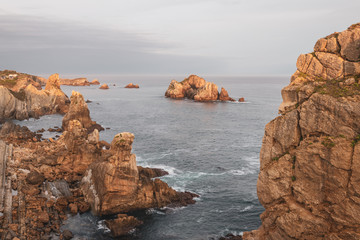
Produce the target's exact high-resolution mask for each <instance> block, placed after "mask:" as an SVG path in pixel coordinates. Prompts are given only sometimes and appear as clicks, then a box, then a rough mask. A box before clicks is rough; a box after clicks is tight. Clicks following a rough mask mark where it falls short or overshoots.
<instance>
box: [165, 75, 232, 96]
mask: <svg viewBox="0 0 360 240" xmlns="http://www.w3.org/2000/svg"><path fill="white" fill-rule="evenodd" d="M165 96H166V97H169V98H175V99H179V98H185V97H186V98H189V99H193V100H195V101H199V102H207V101H216V100H220V101H234V99H232V98H230V97H229V94H228V93H227V91H226V90H225V89H224V88H221V92H220V94H219V92H218V86H217V85H216V84H214V83H211V82H206V81H205V79H203V78H201V77H199V76H196V75H190V76H189V77H188V78H185V79H184V80H183V81H182V82H177V81H176V80H172V81H171V82H170V85H169V87H168V89H167V91H166V92H165Z"/></svg>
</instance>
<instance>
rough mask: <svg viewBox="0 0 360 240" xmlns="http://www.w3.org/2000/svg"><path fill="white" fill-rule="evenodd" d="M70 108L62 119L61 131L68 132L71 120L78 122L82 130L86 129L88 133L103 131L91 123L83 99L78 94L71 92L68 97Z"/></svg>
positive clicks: (93, 122) (94, 123)
mask: <svg viewBox="0 0 360 240" xmlns="http://www.w3.org/2000/svg"><path fill="white" fill-rule="evenodd" d="M70 101H71V104H70V107H69V111H68V112H67V113H66V115H65V116H64V118H63V121H62V129H63V130H65V131H68V124H69V122H70V121H71V120H78V121H79V122H80V124H81V126H82V127H83V128H86V129H87V130H88V132H89V133H90V132H92V131H93V130H94V129H95V128H96V129H98V130H99V131H100V130H104V128H102V127H101V126H100V125H98V124H97V123H96V122H95V121H92V120H91V118H90V111H89V108H88V106H87V104H86V102H85V100H84V97H83V96H82V95H81V94H80V93H79V92H75V91H73V92H72V95H71V97H70Z"/></svg>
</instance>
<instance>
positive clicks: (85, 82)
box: [60, 78, 90, 86]
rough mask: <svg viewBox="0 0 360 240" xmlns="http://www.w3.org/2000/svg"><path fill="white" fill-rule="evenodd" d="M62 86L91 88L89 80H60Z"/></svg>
mask: <svg viewBox="0 0 360 240" xmlns="http://www.w3.org/2000/svg"><path fill="white" fill-rule="evenodd" d="M60 85H68V86H90V83H89V81H88V80H87V78H74V79H67V78H60Z"/></svg>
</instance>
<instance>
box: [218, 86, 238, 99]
mask: <svg viewBox="0 0 360 240" xmlns="http://www.w3.org/2000/svg"><path fill="white" fill-rule="evenodd" d="M219 100H220V101H231V102H234V101H235V100H234V99H233V98H231V97H229V94H228V92H227V91H226V90H225V88H221V91H220V94H219Z"/></svg>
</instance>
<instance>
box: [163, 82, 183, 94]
mask: <svg viewBox="0 0 360 240" xmlns="http://www.w3.org/2000/svg"><path fill="white" fill-rule="evenodd" d="M165 96H166V97H169V98H184V97H185V89H184V86H183V85H182V84H181V83H179V82H177V81H176V80H172V81H171V82H170V85H169V87H168V89H167V91H166V92H165Z"/></svg>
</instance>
